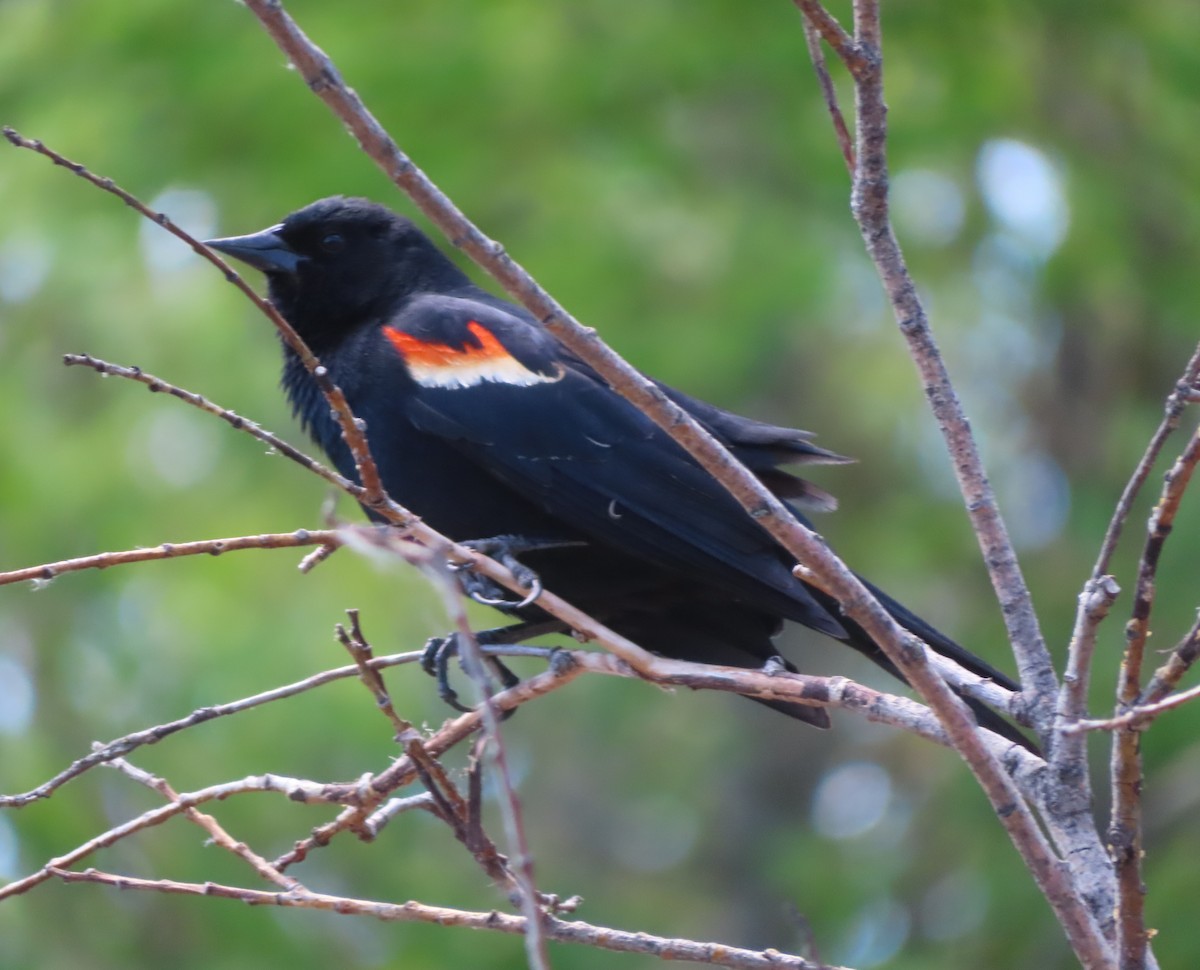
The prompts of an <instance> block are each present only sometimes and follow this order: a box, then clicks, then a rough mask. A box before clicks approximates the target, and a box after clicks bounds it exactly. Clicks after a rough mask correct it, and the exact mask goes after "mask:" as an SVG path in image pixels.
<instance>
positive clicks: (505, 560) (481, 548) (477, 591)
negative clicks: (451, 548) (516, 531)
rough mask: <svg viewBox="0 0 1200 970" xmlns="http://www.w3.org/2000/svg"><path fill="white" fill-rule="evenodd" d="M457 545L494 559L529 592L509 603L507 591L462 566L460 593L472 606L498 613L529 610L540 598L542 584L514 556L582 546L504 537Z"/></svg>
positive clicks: (568, 541)
mask: <svg viewBox="0 0 1200 970" xmlns="http://www.w3.org/2000/svg"><path fill="white" fill-rule="evenodd" d="M460 545H464V546H466V547H467V548H468V549H473V550H474V551H475V552H481V553H483V554H484V555H485V556H490V557H491V558H492V559H495V560H496V562H498V563H500V564H501V565H503V566H505V567H506V568H507V569H508V570H509V571H510V572H511V573H512V574H513V576H515V577H516V580H517V582H518V583H519V584H520V585H521V586H522V587H524V588H525V589H527V590H529V593H528V595H526V596H525V598H524V599H521V600H514V599H510V598H509V596H508V591H507V590H506V589H504V588H503V587H502V586H500V585H499V584H498V583H496V582H495V581H493V580H491V579H489V578H488V577H487V576H482V575H480V574H479V573H478V572H476V571H475V570H473V569H471V568H470V566H462V567H459V583H460V584H461V585H462V588H463V592H464V593H466V594H467V596H469V597H470V598H471V599H473V600H474V601H475V602H476V603H482V604H483V605H484V606H495V607H497V608H499V609H502V610H520V609H524V608H525V607H526V606H529V605H530V604H531V603H533V601H534V600H536V599H537V598H538V597H539V596H541V595H542V581H541V580H540V579H539V578H538V574H537V573H536V572H534V571H533V570H532V569H530V568H529V567H528V566H526V565H525V564H524V563H522V562H521V561H520V560H519V559H517V556H519V555H521V554H522V553H526V552H542V551H543V550H546V549H565V548H569V547H571V546H582V545H584V543H583V542H581V541H579V540H575V539H546V538H540V537H535V536H518V535H505V536H492V538H490V539H471V540H469V541H467V542H463V543H460Z"/></svg>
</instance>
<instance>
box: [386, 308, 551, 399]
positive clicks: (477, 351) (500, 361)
mask: <svg viewBox="0 0 1200 970" xmlns="http://www.w3.org/2000/svg"><path fill="white" fill-rule="evenodd" d="M467 330H468V331H469V332H470V334H471V336H472V337H474V338H475V340H476V343H475V344H474V345H471V344H463V346H461V347H452V346H451V345H450V344H444V343H439V342H437V341H433V340H422V339H421V338H420V337H415V336H413V335H412V334H410V333H405V332H404V331H403V330H397V329H396V328H395V327H384V328H383V335H384V336H385V337H387V339H388V341H389V342H390V343H391V345H392V346H393V347H394V348H395V349H396V352H397V353H398V354H400V356H401V357H402V358H403V359H404V363H405V365H406V366H407V367H408V371H409V373H410V374H411V375H412V377H413V380H415V381H416V382H417V383H418V384H421V385H423V386H425V387H473V386H474V385H476V384H481V383H484V382H489V381H490V382H492V383H499V384H517V385H520V386H528V385H530V384H545V383H551V382H553V381H557V380H559V379H560V378H561V377H562V372H561V370H559V371H558V372H556V373H554V374H540V373H538V372H537V371H532V370H530V369H529V368H528V367H526V366H525V365H524V364H522V363H521V362H520V361H519V360H517V359H516V358H515V357H514V356H513V355H512V354H510V353H509V352H508V350H507V348H506V347H505V346H504V344H502V343H501V342H500V338H498V337H497V336H496V335H495V334H494V333H492V332H491V331H490V330H488V328H487V327H485V326H483V324H481V323H479V322H478V321H475V320H471V321H470V322H469V323H468V324H467Z"/></svg>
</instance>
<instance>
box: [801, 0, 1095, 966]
mask: <svg viewBox="0 0 1200 970" xmlns="http://www.w3.org/2000/svg"><path fill="white" fill-rule="evenodd" d="M797 5H798V6H799V7H800V8H801V10H802V11H803V12H804V14H805V17H806V20H807V21H808V22H809V23H810V24H812V25H813V26H815V27H816V28H817V29H818V30H819V31H820V32H821V34H822V36H823V37H824V38H825V39H826V41H827V42H828V43H830V45H831V46H832V47H833V49H834V50H835V51H836V52H837V53H838V55H839V56H840V57H841V59H842V61H843V63H845V65H846V67H847V69H848V70H849V71H850V73H851V75H852V76H853V77H854V80H855V95H856V102H855V105H856V110H857V150H856V152H855V159H856V166H855V170H854V176H853V186H852V192H851V208H852V211H853V212H854V217H855V220H856V221H857V223H858V225H859V229H860V231H861V233H862V236H863V240H864V243H865V245H866V248H867V252H868V253H869V255H870V256H871V259H872V260H873V262H874V263H875V266H876V269H877V270H878V272H879V275H880V278H881V280H882V282H883V284H884V288H885V290H886V291H887V294H888V297H889V300H890V302H891V304H892V308H893V311H894V313H895V316H896V320H897V323H898V324H899V327H900V330H901V333H902V334H903V335H904V337H905V339H906V341H907V343H908V347H909V353H910V355H911V356H912V358H913V360H914V362H915V363H916V365H917V369H918V371H919V373H920V376H921V382H922V386H923V389H924V391H925V394H926V396H927V398H928V399H929V402H930V406H931V408H932V411H933V413H934V416H935V418H936V419H937V422H938V426H939V428H940V429H941V431H942V435H943V437H944V439H945V441H946V445H947V448H948V450H949V452H950V456H951V460H952V464H953V466H954V470H955V475H956V477H957V479H958V483H959V488H960V490H961V492H962V494H963V498H964V501H965V504H966V508H967V512H968V515H969V516H970V519H971V524H972V527H973V529H974V531H975V534H976V536H977V538H978V541H979V544H980V548H981V550H982V552H983V557H984V562H985V563H986V565H987V568H988V574H989V577H990V578H991V581H992V585H993V588H994V589H995V590H996V594H997V597H998V599H999V601H1000V606H1001V612H1002V613H1003V616H1004V620H1005V624H1006V627H1007V630H1008V634H1009V639H1010V640H1011V642H1012V644H1013V649H1014V652H1015V654H1016V658H1017V665H1018V669H1019V670H1020V674H1021V682H1022V687H1023V689H1024V692H1025V693H1026V694H1027V695H1028V696H1027V697H1026V698H1023V700H1022V705H1023V708H1024V711H1025V713H1026V714H1027V715H1028V716H1029V717H1030V719H1031V720H1032V722H1033V724H1034V725H1035V727H1036V728H1037V729H1038V731H1039V734H1040V735H1041V736H1042V737H1043V739H1045V738H1046V737H1047V736H1048V732H1049V730H1050V728H1051V726H1052V722H1053V715H1054V710H1055V697H1056V695H1057V693H1058V684H1057V679H1056V677H1055V674H1054V669H1053V666H1052V663H1051V660H1050V656H1049V652H1048V651H1047V649H1046V646H1045V642H1044V640H1043V638H1042V635H1041V631H1040V629H1039V627H1038V622H1037V617H1036V614H1035V613H1034V611H1033V605H1032V600H1031V598H1030V596H1029V591H1028V589H1027V587H1026V585H1025V581H1024V578H1023V576H1022V574H1021V570H1020V566H1019V564H1018V562H1017V558H1016V554H1015V551H1014V550H1013V548H1012V543H1011V541H1010V540H1009V538H1008V534H1007V530H1006V528H1005V526H1004V522H1003V519H1002V517H1001V515H1000V511H999V507H998V506H997V504H996V499H995V495H994V493H993V491H992V488H991V485H990V483H989V482H988V479H987V477H986V474H985V473H984V470H983V465H982V462H981V460H980V457H979V454H978V449H977V447H976V444H975V441H974V438H973V436H972V434H971V430H970V425H969V423H968V421H967V419H966V416H965V414H964V412H963V409H962V405H961V403H960V401H959V400H958V397H957V394H956V393H955V391H954V388H953V385H952V383H951V381H950V377H949V374H948V372H947V371H946V368H945V364H944V362H943V361H942V358H941V354H940V351H939V350H938V347H937V344H936V342H935V340H934V337H933V334H932V331H931V330H930V327H929V323H928V319H927V317H926V314H925V309H924V306H923V305H922V303H921V301H920V299H919V297H918V295H917V292H916V288H915V286H914V285H913V282H912V278H911V276H910V275H909V272H908V267H907V265H906V263H905V260H904V256H903V254H902V252H901V250H900V246H899V243H898V242H897V240H896V237H895V234H894V231H893V229H892V225H891V219H890V212H889V197H888V165H887V154H886V150H887V106H886V104H885V103H884V99H883V58H882V32H881V29H880V19H879V4H878V2H877V0H856V2H855V3H854V25H855V28H854V43H853V45H851V44H850V43H849V42H848V41H847V39H846V38H845V36H844V32H841V33H839V31H840V27H838V26H837V25H836V21H833V20H832V18H831V17H830V16H829V14H828V13H827V12H826V11H825V10H824V8H823V7H821V5H820V4H819V3H816V2H811V0H803V2H801V0H797ZM810 46H811V45H810ZM835 125H836V116H835ZM974 767H975V765H974V764H972V768H973V769H974ZM1082 783H1083V785H1084V787H1085V789H1086V785H1087V781H1086V778H1085V779H1084V780H1083V782H1082ZM1042 804H1043V806H1046V804H1047V803H1046V802H1045V801H1043V802H1042ZM995 805H996V802H995V801H993V806H995ZM1048 807H1051V808H1053V806H1048ZM1001 817H1002V818H1003V815H1001ZM1081 822H1083V823H1085V824H1080V823H1081ZM1049 824H1050V825H1051V827H1052V829H1053V830H1054V831H1055V832H1056V835H1061V836H1062V837H1064V838H1071V839H1073V840H1074V841H1076V842H1079V843H1081V846H1080V848H1082V849H1083V852H1082V853H1080V854H1079V856H1078V857H1077V855H1076V854H1075V853H1073V852H1067V853H1066V854H1067V858H1069V859H1071V860H1073V861H1072V864H1073V866H1074V867H1075V873H1076V875H1081V874H1082V872H1083V871H1084V870H1083V869H1081V868H1080V864H1079V861H1078V859H1079V858H1082V857H1086V858H1087V859H1090V860H1091V861H1092V863H1093V864H1094V863H1095V862H1096V861H1097V858H1098V855H1099V841H1098V839H1097V838H1096V836H1095V827H1094V824H1092V823H1091V819H1090V818H1086V819H1082V818H1080V817H1079V816H1076V817H1075V818H1073V819H1060V818H1055V819H1052V820H1051V821H1050V823H1049ZM1031 825H1032V823H1031V821H1030V824H1028V825H1022V826H1020V827H1017V826H1006V827H1007V828H1008V830H1009V835H1010V837H1011V838H1012V839H1013V841H1014V843H1015V844H1016V845H1017V848H1018V851H1020V852H1021V854H1022V857H1023V858H1024V860H1025V862H1026V865H1027V866H1028V867H1029V868H1030V871H1031V872H1032V873H1033V875H1034V878H1035V880H1036V881H1037V882H1038V885H1039V887H1040V888H1041V890H1042V892H1043V893H1044V894H1045V895H1046V896H1047V899H1048V900H1049V901H1050V903H1051V906H1052V907H1053V908H1054V910H1055V913H1056V915H1057V916H1058V918H1059V920H1060V922H1061V923H1062V925H1063V927H1064V929H1065V930H1066V931H1067V935H1068V938H1069V939H1070V941H1071V944H1072V946H1073V948H1074V949H1075V952H1076V954H1077V955H1078V956H1079V957H1080V958H1081V960H1083V961H1084V962H1085V963H1086V964H1087V965H1088V966H1111V965H1112V962H1111V955H1110V954H1109V953H1108V952H1107V950H1108V948H1107V946H1106V944H1105V941H1104V939H1103V936H1102V935H1101V933H1100V930H1099V927H1098V926H1097V924H1096V922H1095V921H1096V919H1102V918H1105V917H1106V916H1107V914H1108V912H1110V911H1111V908H1109V910H1107V911H1106V910H1105V909H1104V908H1103V906H1102V905H1097V903H1096V901H1095V900H1092V901H1090V902H1091V905H1090V906H1089V910H1090V912H1089V911H1085V910H1084V909H1083V908H1082V907H1081V906H1080V905H1079V899H1080V895H1077V894H1076V891H1075V890H1074V889H1073V888H1072V887H1071V885H1070V884H1069V883H1068V882H1067V881H1066V880H1065V879H1062V878H1060V875H1061V873H1060V870H1059V869H1058V864H1057V861H1056V860H1054V859H1053V858H1052V857H1050V855H1049V854H1048V853H1047V852H1045V851H1044V850H1043V846H1042V845H1040V844H1039V843H1040V833H1035V832H1034V831H1033V830H1032V828H1031ZM1077 885H1078V888H1079V893H1080V894H1083V893H1086V892H1087V889H1086V887H1085V885H1084V881H1083V880H1082V879H1079V880H1077Z"/></svg>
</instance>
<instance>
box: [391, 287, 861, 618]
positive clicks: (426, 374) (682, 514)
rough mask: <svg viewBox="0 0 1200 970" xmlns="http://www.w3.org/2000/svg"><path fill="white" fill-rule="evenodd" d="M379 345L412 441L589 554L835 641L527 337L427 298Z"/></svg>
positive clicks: (581, 383)
mask: <svg viewBox="0 0 1200 970" xmlns="http://www.w3.org/2000/svg"><path fill="white" fill-rule="evenodd" d="M383 335H384V337H385V338H386V340H387V341H388V343H389V344H390V345H391V348H392V350H393V351H394V352H395V353H397V354H399V355H400V356H401V357H402V358H403V360H404V362H405V364H406V367H407V370H408V373H409V374H410V376H411V377H412V378H413V381H414V383H415V385H416V386H415V388H414V390H413V393H412V394H411V395H410V396H409V402H410V403H409V407H408V417H409V420H410V421H412V423H413V424H414V425H416V426H417V427H418V428H419V429H420V430H421V431H423V432H425V433H426V434H431V435H435V436H437V437H439V438H442V439H444V440H446V441H448V442H451V443H452V444H454V446H455V447H456V448H458V449H459V450H460V451H462V452H463V453H464V454H466V455H467V456H469V457H470V458H471V459H472V460H473V461H474V462H475V463H476V464H478V465H479V466H480V467H481V469H483V470H485V471H486V472H488V473H490V474H491V475H493V476H494V477H496V478H498V479H500V480H501V481H503V482H504V483H505V484H507V485H508V486H509V487H510V488H512V489H514V490H515V491H516V492H518V493H520V494H521V495H523V496H525V497H526V498H528V499H531V500H533V501H534V502H536V503H537V504H538V505H540V506H542V507H543V508H545V509H546V510H547V511H548V512H549V513H550V514H551V515H554V516H555V517H557V518H561V519H562V520H564V521H565V522H567V523H569V524H570V525H572V526H574V527H575V528H577V529H580V530H581V531H583V532H585V533H587V534H589V535H591V536H592V537H594V538H595V539H596V540H598V541H600V542H603V543H605V544H608V545H610V546H614V547H617V548H619V549H621V550H622V551H625V552H628V553H630V554H632V555H635V556H639V557H642V558H645V559H648V560H649V561H651V562H655V563H657V564H659V565H661V566H663V567H664V568H667V569H670V570H673V571H676V572H678V573H680V574H681V575H684V576H687V577H690V578H693V579H697V580H703V581H706V582H709V583H713V584H715V585H718V586H720V587H722V588H724V589H728V590H729V591H730V592H731V593H733V594H734V595H735V596H737V597H738V598H741V599H744V600H745V601H746V602H748V603H752V604H754V605H756V606H759V607H761V608H764V609H771V610H773V611H775V612H776V613H777V614H779V615H784V616H787V617H789V618H791V619H794V620H798V621H799V622H802V623H804V624H806V625H808V626H811V627H813V628H814V629H817V630H820V631H821V632H824V633H828V634H830V635H831V636H835V637H841V636H844V629H843V627H842V626H841V624H840V623H839V622H838V621H837V620H836V619H835V618H834V617H833V616H831V615H830V614H829V612H828V611H826V610H825V609H824V608H823V607H821V606H820V605H819V604H818V603H817V602H816V600H814V599H813V598H812V597H811V596H810V595H809V593H808V591H807V590H806V589H805V587H804V586H803V585H802V584H801V583H800V582H799V581H798V580H796V579H795V578H794V577H793V576H792V575H791V572H790V570H789V568H788V564H787V561H786V559H785V558H784V557H783V556H782V555H781V554H780V553H779V552H778V551H777V549H776V547H775V546H774V544H773V543H772V541H771V539H770V538H769V537H768V536H767V535H766V533H764V532H763V531H762V530H761V529H760V527H759V526H758V525H757V524H756V523H755V522H754V521H753V519H752V518H751V517H750V516H749V515H747V513H746V512H745V510H744V509H743V508H742V507H741V506H740V505H739V504H738V503H737V502H736V501H735V500H734V499H733V498H732V497H731V496H729V494H728V493H727V492H726V491H725V490H724V489H723V488H722V487H721V486H720V485H719V484H717V483H716V482H715V481H714V480H713V479H712V478H711V477H710V476H709V475H708V473H707V472H705V471H704V470H703V469H702V468H701V467H700V466H699V465H697V464H696V462H695V461H694V460H693V459H692V458H691V457H690V456H689V455H688V454H687V453H686V452H685V451H684V450H683V449H682V448H680V447H679V446H678V445H677V444H676V443H675V442H674V441H673V440H672V439H671V438H670V437H669V436H668V435H666V434H665V433H664V432H663V431H662V430H661V429H660V428H658V427H657V426H656V425H655V424H654V423H653V422H652V421H650V419H649V418H647V417H646V416H645V415H643V414H642V413H641V412H640V411H638V410H637V409H636V408H635V407H633V406H632V405H631V404H629V403H628V402H627V401H626V400H625V399H624V398H622V397H621V396H620V395H618V394H616V393H615V392H614V391H612V390H611V389H610V388H609V387H607V386H606V385H605V384H604V383H603V382H602V381H600V380H598V379H597V378H596V377H595V375H594V374H592V373H591V372H589V371H587V370H586V369H580V368H578V367H574V366H572V363H573V362H572V361H571V359H570V358H569V357H567V356H565V355H562V354H561V353H560V352H559V350H558V347H557V344H556V343H555V342H554V341H553V339H552V338H550V337H549V336H548V335H547V334H545V333H543V332H542V331H541V330H540V329H539V328H537V327H535V326H534V325H532V324H530V323H529V322H528V321H526V320H525V319H523V318H521V317H518V316H516V315H515V314H511V313H507V312H505V311H504V310H503V309H502V308H500V307H497V306H495V305H488V304H484V303H481V302H474V301H469V300H463V299H458V298H455V297H446V296H429V297H422V298H420V299H418V300H416V301H412V302H411V303H409V304H408V305H406V307H405V308H404V309H403V310H402V311H401V313H400V314H399V315H398V316H397V317H396V318H394V319H393V320H391V321H390V322H389V323H388V325H386V326H385V327H384V328H383ZM714 410H715V409H714ZM721 413H722V414H723V413H724V412H721ZM417 511H418V512H419V511H420V510H419V509H418V510H417Z"/></svg>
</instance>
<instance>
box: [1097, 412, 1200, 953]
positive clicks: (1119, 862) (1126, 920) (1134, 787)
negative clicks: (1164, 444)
mask: <svg viewBox="0 0 1200 970" xmlns="http://www.w3.org/2000/svg"><path fill="white" fill-rule="evenodd" d="M1198 461H1200V430H1198V431H1197V432H1195V433H1194V434H1193V435H1192V437H1191V439H1190V440H1189V441H1188V444H1187V447H1185V448H1184V450H1183V453H1182V454H1181V455H1180V456H1179V458H1178V459H1177V460H1176V462H1175V464H1174V465H1173V466H1172V467H1171V470H1170V471H1168V472H1167V474H1166V479H1165V482H1164V485H1163V490H1162V495H1161V497H1160V498H1159V501H1158V504H1157V505H1155V507H1154V511H1153V512H1152V513H1151V515H1150V524H1149V532H1148V535H1147V537H1146V544H1145V546H1144V548H1143V551H1142V557H1141V561H1140V562H1139V564H1138V578H1137V586H1136V588H1135V590H1134V596H1133V610H1132V616H1131V618H1130V620H1129V623H1128V624H1127V625H1126V628H1125V638H1126V646H1125V656H1124V658H1123V659H1122V661H1121V670H1120V676H1119V682H1118V686H1117V704H1118V709H1117V713H1118V714H1122V713H1124V712H1125V710H1127V709H1129V708H1132V707H1134V706H1136V705H1137V704H1138V701H1139V699H1140V697H1141V694H1142V660H1143V657H1144V654H1145V650H1146V640H1147V639H1148V637H1149V636H1150V615H1151V611H1152V610H1153V607H1154V599H1155V589H1156V579H1157V576H1158V563H1159V559H1160V557H1161V556H1162V551H1163V548H1164V546H1165V545H1166V542H1167V537H1168V536H1169V535H1170V534H1171V528H1172V526H1173V525H1174V522H1175V515H1176V513H1177V512H1178V510H1179V505H1180V502H1181V501H1182V500H1183V495H1184V492H1185V491H1186V490H1187V487H1188V484H1189V483H1190V481H1191V478H1192V474H1193V472H1194V471H1195V469H1196V463H1197V462H1198ZM1111 771H1112V798H1113V808H1112V818H1111V819H1110V821H1109V826H1108V846H1109V853H1110V854H1111V855H1112V858H1113V865H1114V868H1115V871H1116V876H1117V892H1118V905H1117V951H1118V954H1119V957H1120V961H1121V970H1140V968H1141V967H1143V966H1144V964H1145V960H1146V946H1147V942H1148V940H1149V936H1148V935H1147V930H1146V916H1145V899H1146V886H1145V883H1144V882H1143V880H1142V856H1143V852H1142V837H1143V832H1142V780H1143V771H1142V757H1141V732H1140V731H1139V730H1136V729H1135V728H1134V727H1123V728H1120V729H1118V730H1117V731H1116V732H1115V733H1114V734H1113V747H1112V760H1111Z"/></svg>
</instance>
